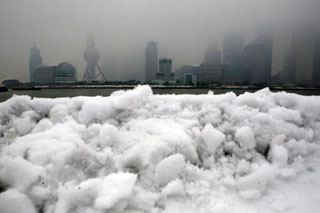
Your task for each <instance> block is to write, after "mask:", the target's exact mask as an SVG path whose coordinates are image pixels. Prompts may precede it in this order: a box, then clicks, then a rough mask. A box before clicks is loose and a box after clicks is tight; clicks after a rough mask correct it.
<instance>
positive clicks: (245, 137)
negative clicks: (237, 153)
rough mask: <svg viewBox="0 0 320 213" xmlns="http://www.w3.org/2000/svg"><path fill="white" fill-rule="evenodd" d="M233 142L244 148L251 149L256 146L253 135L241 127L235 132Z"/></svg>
mask: <svg viewBox="0 0 320 213" xmlns="http://www.w3.org/2000/svg"><path fill="white" fill-rule="evenodd" d="M235 140H236V141H237V142H239V144H240V145H241V146H242V147H245V148H249V149H253V148H254V147H255V146H256V143H255V139H254V133H253V131H252V129H251V128H250V127H248V126H243V127H240V128H239V129H237V130H236V133H235Z"/></svg>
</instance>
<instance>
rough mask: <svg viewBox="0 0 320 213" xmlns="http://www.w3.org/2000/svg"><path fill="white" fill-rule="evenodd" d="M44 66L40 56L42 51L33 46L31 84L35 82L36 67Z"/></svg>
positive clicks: (30, 63)
mask: <svg viewBox="0 0 320 213" xmlns="http://www.w3.org/2000/svg"><path fill="white" fill-rule="evenodd" d="M40 64H42V58H41V55H40V50H39V48H38V47H37V46H36V44H33V47H32V48H31V50H30V60H29V75H30V82H34V77H33V72H34V70H35V68H36V66H38V65H40Z"/></svg>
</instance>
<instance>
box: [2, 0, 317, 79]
mask: <svg viewBox="0 0 320 213" xmlns="http://www.w3.org/2000/svg"><path fill="white" fill-rule="evenodd" d="M319 6H320V1H317V0H308V1H302V0H283V1H276V0H271V1H270V0H269V1H267V0H244V1H241V2H240V1H236V0H227V1H223V2H221V1H218V0H200V1H194V0H190V1H185V0H121V1H119V0H93V1H85V0H69V1H65V0H56V1H40V0H29V1H19V0H0V29H1V30H0V67H1V72H0V80H2V79H4V78H7V77H12V78H18V79H19V80H21V81H23V82H27V81H29V58H30V48H31V47H32V44H33V42H35V43H36V44H37V46H38V47H39V49H40V51H41V56H42V59H43V64H47V65H56V64H58V63H60V62H62V61H68V62H71V63H73V64H74V65H76V67H77V69H78V78H79V79H81V78H82V75H83V73H84V70H85V65H86V64H85V62H84V60H83V53H84V50H85V48H86V40H87V38H88V36H90V35H92V36H94V38H95V43H96V48H97V49H98V51H99V52H100V61H99V64H100V65H101V66H102V68H103V70H104V71H105V72H106V74H107V77H108V76H109V77H111V76H113V78H123V79H130V78H134V77H136V78H137V79H138V80H142V79H143V76H144V48H145V46H146V42H148V41H149V40H155V41H157V42H158V48H159V58H160V57H172V58H173V71H174V70H175V69H177V68H179V67H180V66H181V65H184V64H200V63H201V62H202V61H203V58H204V52H205V49H206V48H207V46H208V44H209V43H212V42H217V43H218V45H219V47H220V48H221V42H222V38H223V35H224V34H225V33H227V32H239V33H241V34H242V35H243V37H244V39H245V43H247V42H249V41H251V40H252V39H253V38H254V37H255V36H256V35H257V34H259V33H262V32H264V31H265V32H275V31H282V30H287V29H292V28H296V27H297V28H300V27H302V28H303V27H311V28H316V29H319V28H320V27H319V23H320V16H319V15H318V10H319V8H320V7H319ZM110 72H116V73H113V74H110Z"/></svg>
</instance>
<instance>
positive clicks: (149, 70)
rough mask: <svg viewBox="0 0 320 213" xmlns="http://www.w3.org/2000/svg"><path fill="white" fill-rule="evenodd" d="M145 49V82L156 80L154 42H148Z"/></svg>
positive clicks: (156, 57) (156, 53) (155, 45)
mask: <svg viewBox="0 0 320 213" xmlns="http://www.w3.org/2000/svg"><path fill="white" fill-rule="evenodd" d="M147 45H148V46H147V47H146V49H145V81H146V82H150V81H152V80H154V79H156V73H157V72H158V47H157V43H156V42H155V41H149V42H148V43H147Z"/></svg>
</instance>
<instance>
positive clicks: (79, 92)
mask: <svg viewBox="0 0 320 213" xmlns="http://www.w3.org/2000/svg"><path fill="white" fill-rule="evenodd" d="M117 90H123V89H119V88H112V89H111V88H95V89H89V88H79V89H42V90H20V91H19V90H15V91H14V90H9V91H8V92H1V93H0V102H3V101H6V100H7V99H9V98H11V97H12V96H13V95H28V96H31V97H38V98H60V97H75V96H109V95H110V94H111V93H113V92H114V91H117ZM152 90H153V93H154V94H177V95H180V94H195V95H198V94H207V93H208V92H209V91H213V92H214V94H224V93H227V92H234V93H235V94H237V95H240V94H243V93H245V92H255V91H256V90H254V89H250V90H246V89H176V88H174V89H171V88H170V89H169V88H161V89H152ZM275 92H280V91H275ZM286 92H290V93H296V94H301V95H320V90H289V91H286Z"/></svg>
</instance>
